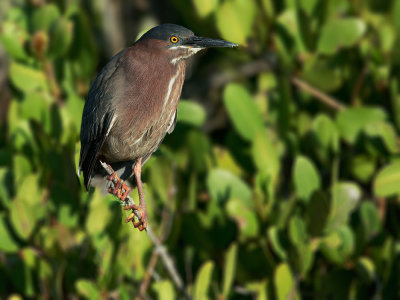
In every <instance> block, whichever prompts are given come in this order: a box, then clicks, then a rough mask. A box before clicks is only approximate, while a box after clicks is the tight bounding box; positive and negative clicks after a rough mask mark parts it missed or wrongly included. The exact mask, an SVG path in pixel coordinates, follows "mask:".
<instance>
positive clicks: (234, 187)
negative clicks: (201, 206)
mask: <svg viewBox="0 0 400 300" xmlns="http://www.w3.org/2000/svg"><path fill="white" fill-rule="evenodd" d="M207 187H208V190H209V191H210V194H211V197H212V199H215V200H217V201H219V202H220V201H224V200H227V199H229V198H238V199H240V200H241V201H243V202H244V203H247V204H249V205H251V201H250V200H251V195H252V192H251V189H250V188H249V186H248V185H247V184H246V183H245V182H243V181H242V180H241V179H240V178H239V177H237V176H236V175H234V174H232V173H231V172H229V171H226V170H222V169H212V170H211V171H210V172H209V173H208V176H207Z"/></svg>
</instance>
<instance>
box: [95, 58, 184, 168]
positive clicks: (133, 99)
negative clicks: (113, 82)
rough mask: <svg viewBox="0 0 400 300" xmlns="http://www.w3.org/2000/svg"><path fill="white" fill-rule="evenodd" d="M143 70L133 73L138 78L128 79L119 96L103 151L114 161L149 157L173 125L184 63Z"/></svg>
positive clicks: (131, 77)
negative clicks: (113, 121)
mask: <svg viewBox="0 0 400 300" xmlns="http://www.w3.org/2000/svg"><path fill="white" fill-rule="evenodd" d="M138 66H139V65H137V67H138ZM140 68H141V69H142V71H139V72H137V70H135V69H132V70H130V71H132V72H137V74H136V75H135V74H133V75H134V76H126V78H125V79H128V80H126V81H125V87H119V88H125V89H124V92H123V93H120V95H121V96H120V97H122V98H120V99H119V100H118V101H117V102H118V107H117V108H116V114H115V117H116V120H115V123H114V124H113V125H114V126H113V127H112V128H111V130H110V132H109V135H108V137H107V139H106V141H105V143H104V146H103V149H102V154H103V155H104V156H105V157H110V158H111V157H112V159H110V160H112V161H124V160H133V159H137V158H139V157H149V156H150V155H151V154H152V153H153V152H154V151H155V150H157V148H158V147H159V145H160V143H161V141H162V140H163V138H164V137H165V135H166V133H167V132H168V131H169V129H170V128H171V126H172V125H173V122H174V117H175V112H176V109H177V105H178V101H179V98H180V95H181V91H182V86H183V82H184V78H185V64H184V62H183V63H179V64H176V65H166V66H163V68H161V69H154V68H152V67H149V66H144V68H145V69H143V66H140ZM146 68H147V72H143V70H146ZM131 75H132V74H131ZM129 78H130V80H129Z"/></svg>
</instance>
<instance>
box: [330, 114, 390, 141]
mask: <svg viewBox="0 0 400 300" xmlns="http://www.w3.org/2000/svg"><path fill="white" fill-rule="evenodd" d="M385 118H386V114H385V112H384V111H383V110H382V109H381V108H372V107H358V108H348V109H345V110H342V111H340V112H339V114H338V115H337V118H336V122H337V125H338V128H339V132H340V134H341V136H342V137H343V138H344V139H345V140H346V141H347V142H349V143H351V144H353V143H354V142H355V141H356V139H357V136H358V135H359V134H360V132H361V131H362V130H363V129H364V128H365V127H366V126H367V125H369V124H371V123H376V122H379V121H384V120H385Z"/></svg>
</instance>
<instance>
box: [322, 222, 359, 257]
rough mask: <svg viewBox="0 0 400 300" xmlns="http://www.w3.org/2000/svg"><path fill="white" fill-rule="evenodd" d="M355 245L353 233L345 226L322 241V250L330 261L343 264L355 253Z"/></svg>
mask: <svg viewBox="0 0 400 300" xmlns="http://www.w3.org/2000/svg"><path fill="white" fill-rule="evenodd" d="M354 244H355V240H354V234H353V231H352V230H351V229H350V228H349V227H348V226H347V225H343V226H341V227H339V228H337V229H336V230H335V231H333V232H331V233H330V234H329V235H328V236H326V237H325V238H324V239H323V240H322V242H321V244H320V249H321V250H322V252H323V254H324V255H325V256H326V257H327V258H328V259H329V260H330V261H332V262H334V263H337V264H343V263H344V262H345V261H346V260H347V259H348V257H349V256H350V255H351V254H352V253H353V251H354Z"/></svg>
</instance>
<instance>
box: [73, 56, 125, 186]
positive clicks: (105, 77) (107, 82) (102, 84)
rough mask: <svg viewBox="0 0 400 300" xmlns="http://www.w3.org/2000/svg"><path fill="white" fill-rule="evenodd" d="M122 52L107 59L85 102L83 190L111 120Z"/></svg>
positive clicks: (82, 136) (87, 183)
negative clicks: (114, 84)
mask: <svg viewBox="0 0 400 300" xmlns="http://www.w3.org/2000/svg"><path fill="white" fill-rule="evenodd" d="M123 52H124V50H123V51H121V52H119V53H118V54H117V55H115V56H114V57H113V59H111V61H110V62H109V63H108V64H107V65H106V66H105V67H104V69H103V70H102V71H101V72H100V74H99V75H98V76H97V78H96V80H95V81H94V83H93V85H92V86H91V88H90V91H89V94H88V97H87V99H86V102H85V107H84V109H83V115H82V125H81V153H80V159H79V168H78V174H80V172H81V171H82V172H83V177H84V182H85V186H86V189H87V190H88V189H89V187H90V181H91V179H92V173H93V168H94V166H95V163H96V159H97V155H98V153H99V151H100V149H101V147H102V145H103V143H104V140H105V138H106V137H107V135H108V133H109V132H110V130H111V128H112V126H113V122H114V120H115V119H114V113H115V111H114V109H113V108H112V106H111V100H112V98H113V92H112V84H113V81H114V79H115V76H114V75H115V73H116V72H117V70H118V67H119V65H120V64H121V61H122V59H123Z"/></svg>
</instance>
